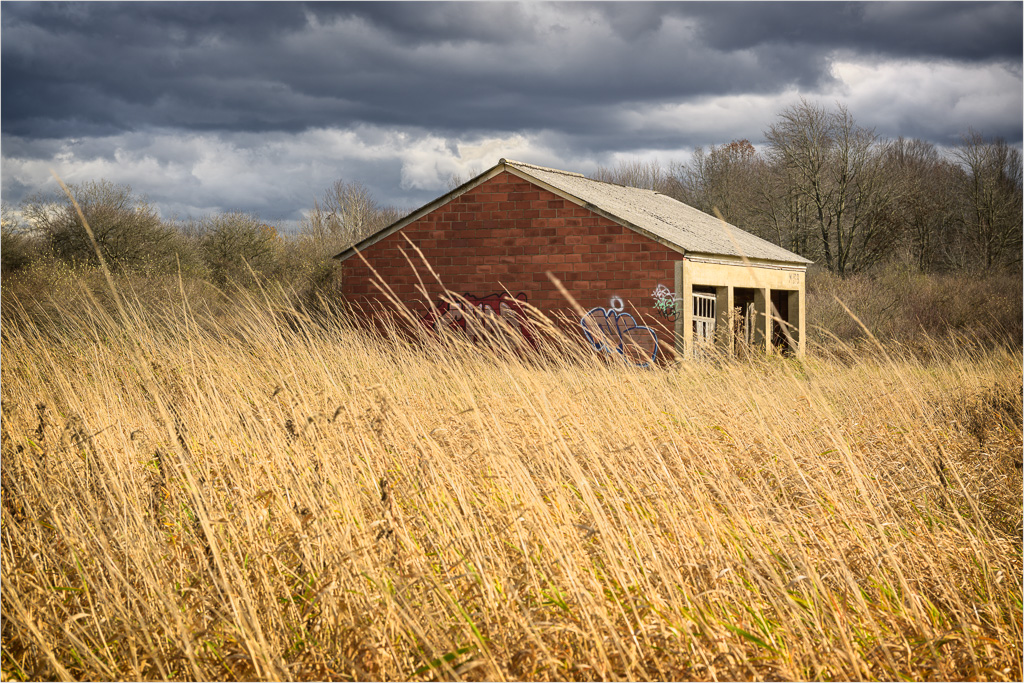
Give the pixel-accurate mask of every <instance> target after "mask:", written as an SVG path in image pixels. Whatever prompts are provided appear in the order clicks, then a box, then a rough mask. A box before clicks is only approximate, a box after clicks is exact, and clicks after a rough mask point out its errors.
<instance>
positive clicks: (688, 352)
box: [675, 259, 693, 360]
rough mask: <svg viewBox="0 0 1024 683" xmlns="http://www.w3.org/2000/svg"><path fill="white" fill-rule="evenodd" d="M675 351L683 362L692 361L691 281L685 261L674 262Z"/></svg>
mask: <svg viewBox="0 0 1024 683" xmlns="http://www.w3.org/2000/svg"><path fill="white" fill-rule="evenodd" d="M675 284H676V329H675V332H676V351H678V352H679V353H680V354H681V355H682V357H683V359H684V360H692V359H693V281H692V279H691V278H690V277H689V273H688V272H687V268H686V259H680V260H679V261H676V282H675Z"/></svg>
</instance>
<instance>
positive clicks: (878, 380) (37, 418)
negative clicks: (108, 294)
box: [2, 294, 1022, 680]
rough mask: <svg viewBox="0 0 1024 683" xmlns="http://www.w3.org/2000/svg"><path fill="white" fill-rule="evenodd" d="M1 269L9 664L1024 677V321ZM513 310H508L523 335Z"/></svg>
mask: <svg viewBox="0 0 1024 683" xmlns="http://www.w3.org/2000/svg"><path fill="white" fill-rule="evenodd" d="M284 301H285V300H284V298H283V297H280V296H277V295H274V294H266V295H264V296H261V297H253V298H250V299H248V300H246V301H239V302H237V303H236V306H237V308H236V310H235V312H234V314H233V315H232V316H230V318H229V319H227V320H226V319H225V318H224V317H223V315H221V316H220V317H217V318H214V317H213V316H212V314H210V313H209V312H207V311H205V310H204V309H201V308H200V309H199V310H194V309H193V308H192V306H191V303H190V301H189V299H188V298H187V297H185V296H182V297H180V298H178V299H177V300H174V301H168V302H167V303H166V304H165V305H162V306H143V305H142V304H141V303H140V302H139V301H138V300H137V299H132V298H131V297H126V298H125V300H124V306H123V310H121V311H120V312H118V311H116V309H115V310H114V311H113V312H111V311H110V310H109V307H107V306H104V305H102V304H101V303H100V302H96V303H95V304H94V305H91V306H86V307H84V308H79V309H76V310H67V309H66V308H65V309H61V307H60V306H59V303H55V304H54V305H52V306H51V307H50V308H51V310H57V311H59V315H54V316H51V317H49V318H47V319H41V318H40V317H39V316H33V315H30V314H29V313H28V312H26V311H25V310H24V309H23V308H22V306H21V303H20V302H19V301H18V300H16V299H12V298H11V297H7V298H5V300H4V325H3V339H2V356H3V366H2V375H3V381H2V457H3V470H2V477H3V492H2V498H3V516H2V525H3V529H2V530H3V543H2V545H3V550H2V572H3V595H2V600H3V612H4V620H3V626H2V671H3V677H4V679H44V678H75V679H87V678H102V679H125V678H126V679H215V680H216V679H225V680H236V679H253V678H260V679H322V680H352V679H410V678H411V679H432V678H441V679H459V678H462V679H470V680H478V679H531V680H532V679H572V680H597V679H601V680H606V679H615V678H619V679H637V680H641V679H663V680H664V679H702V680H703V679H710V680H717V679H751V680H754V679H766V680H781V679H794V680H800V679H862V678H863V679H900V678H903V679H907V678H912V679H961V678H968V677H969V678H982V679H989V680H1020V678H1021V675H1022V671H1021V656H1022V636H1021V628H1022V624H1021V619H1022V604H1021V592H1022V591H1021V571H1022V564H1021V518H1022V511H1021V462H1020V453H1021V410H1022V406H1021V377H1022V359H1021V353H1020V351H1019V349H1017V350H1006V349H994V350H989V351H979V350H972V349H969V348H966V347H960V346H956V345H953V344H948V345H944V346H943V345H936V349H937V350H935V351H934V352H933V353H932V354H931V355H930V356H929V357H928V360H920V357H919V356H911V355H909V354H904V353H901V352H900V350H899V349H896V348H892V347H888V348H885V349H882V350H880V351H879V352H878V353H874V354H870V355H868V354H847V355H845V356H843V357H842V358H840V357H838V356H836V357H833V356H829V355H825V354H824V353H823V352H822V353H816V351H815V350H814V349H811V352H810V355H809V357H808V359H807V360H806V361H802V362H801V361H796V360H793V359H785V358H760V359H758V358H751V359H747V360H744V361H743V362H739V361H726V360H718V361H715V362H708V363H701V364H682V363H676V364H673V365H670V366H668V367H661V368H656V369H653V370H638V369H635V368H630V367H626V366H625V365H623V364H620V363H616V362H611V361H612V360H614V359H612V358H611V357H599V356H597V355H594V354H591V353H589V352H588V351H585V350H583V348H582V345H581V344H580V343H579V340H577V339H575V338H571V337H570V338H566V337H563V336H561V334H560V333H559V332H558V331H557V330H556V329H555V328H550V329H548V330H547V333H546V334H543V335H540V336H541V337H542V338H543V339H544V340H545V341H544V344H545V347H544V349H542V352H541V353H539V354H536V355H535V354H532V353H529V352H524V350H523V349H521V348H518V349H517V348H511V347H509V348H502V344H506V346H507V345H508V344H509V342H508V338H507V337H506V338H505V342H502V343H496V344H492V345H491V348H490V349H488V350H485V349H483V348H482V347H481V346H479V345H473V344H469V343H467V342H466V341H465V340H462V339H459V338H456V337H452V336H447V335H445V336H443V337H442V338H441V339H439V340H434V339H430V338H427V337H425V336H424V337H421V338H416V337H415V336H414V337H409V336H408V335H404V336H403V335H401V334H392V335H390V336H389V337H384V336H382V335H379V334H376V333H372V332H369V331H367V330H363V329H359V328H358V327H356V326H354V325H352V324H351V321H352V317H346V316H342V315H339V316H338V317H336V318H334V319H331V320H318V321H311V320H309V319H308V318H305V317H304V316H303V315H302V313H301V312H300V311H297V310H294V309H290V308H288V306H287V305H286V304H285V303H284ZM513 345H514V344H513Z"/></svg>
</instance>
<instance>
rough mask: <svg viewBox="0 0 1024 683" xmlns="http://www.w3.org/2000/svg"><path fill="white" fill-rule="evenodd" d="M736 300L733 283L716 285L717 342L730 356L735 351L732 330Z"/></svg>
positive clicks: (723, 351)
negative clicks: (723, 285) (722, 285)
mask: <svg viewBox="0 0 1024 683" xmlns="http://www.w3.org/2000/svg"><path fill="white" fill-rule="evenodd" d="M734 302H735V299H734V297H733V290H732V285H728V286H725V287H715V344H716V345H717V346H718V348H719V349H721V351H722V353H724V354H725V355H726V356H730V357H731V356H732V355H733V353H734V352H735V348H734V346H733V344H734V342H735V338H734V335H733V332H732V331H733V308H734V307H735V303H734Z"/></svg>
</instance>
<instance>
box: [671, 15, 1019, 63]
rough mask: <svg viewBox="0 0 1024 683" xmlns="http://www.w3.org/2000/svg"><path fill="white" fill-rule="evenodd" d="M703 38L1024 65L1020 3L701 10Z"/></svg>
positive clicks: (728, 44) (716, 42) (726, 44)
mask: <svg viewBox="0 0 1024 683" xmlns="http://www.w3.org/2000/svg"><path fill="white" fill-rule="evenodd" d="M689 9H690V11H691V12H692V16H694V17H695V18H698V19H699V20H700V25H701V35H702V36H703V38H704V39H705V40H706V41H707V43H708V44H709V45H711V46H714V47H716V48H719V49H723V50H730V49H749V48H756V47H758V46H761V45H766V44H772V43H794V44H799V45H807V46H827V47H830V48H833V49H839V48H842V49H850V50H855V51H857V52H859V53H869V54H870V53H875V54H884V55H889V56H900V57H917V58H945V59H963V60H981V61H988V60H1013V61H1018V62H1019V61H1020V56H1021V49H1022V36H1021V30H1020V26H1021V22H1022V19H1024V10H1022V5H1021V3H1017V2H988V3H982V2H938V3H932V2H867V3H849V2H825V3H817V2H738V3H713V4H707V3H694V4H693V5H692V6H690V7H689Z"/></svg>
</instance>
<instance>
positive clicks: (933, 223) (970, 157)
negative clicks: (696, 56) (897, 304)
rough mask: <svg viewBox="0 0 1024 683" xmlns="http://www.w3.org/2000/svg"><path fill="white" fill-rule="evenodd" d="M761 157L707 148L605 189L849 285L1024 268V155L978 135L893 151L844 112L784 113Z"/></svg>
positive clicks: (901, 143)
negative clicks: (896, 275) (682, 213)
mask: <svg viewBox="0 0 1024 683" xmlns="http://www.w3.org/2000/svg"><path fill="white" fill-rule="evenodd" d="M764 133H765V140H766V144H765V146H764V149H763V150H762V151H758V150H757V149H755V148H754V146H753V145H752V144H751V143H750V142H749V141H748V140H736V141H733V142H730V143H728V144H723V145H713V146H711V147H710V148H708V149H704V148H697V149H696V151H695V153H694V155H693V157H692V159H691V160H690V161H689V162H686V163H677V162H673V163H670V164H669V165H668V167H667V168H666V167H663V166H662V165H661V164H659V163H657V162H640V161H634V162H626V163H621V164H619V165H618V166H615V167H612V168H600V169H598V171H597V173H595V174H594V177H595V178H596V179H598V180H605V181H610V182H616V183H620V184H623V185H630V186H635V187H643V188H647V189H652V190H656V191H659V192H662V193H664V194H667V195H669V196H672V197H674V198H676V199H678V200H680V201H682V202H684V203H686V204H689V205H691V206H693V207H695V208H698V209H700V210H702V211H705V212H707V213H712V214H714V213H715V212H718V214H720V215H721V217H722V218H723V219H724V220H726V221H727V222H729V223H731V224H733V225H736V226H737V227H740V228H743V229H744V230H747V231H749V232H752V233H754V234H756V235H758V236H760V237H762V238H764V239H767V240H769V241H771V242H774V243H776V244H779V245H781V246H783V247H785V248H787V249H789V250H791V251H794V252H796V253H798V254H800V255H802V256H805V257H807V258H809V259H812V260H813V261H815V262H816V263H817V264H819V265H820V266H822V267H824V268H826V269H827V270H829V271H830V272H832V273H835V274H836V275H838V276H840V277H846V276H849V275H852V274H855V273H860V272H864V271H868V270H870V269H871V268H872V267H874V266H877V265H880V264H887V263H901V264H904V265H907V266H911V267H913V268H914V269H916V270H918V271H920V272H923V273H936V272H950V271H958V270H977V269H986V270H1006V269H1010V270H1015V269H1019V268H1020V266H1021V251H1022V248H1024V244H1022V214H1024V207H1022V191H1021V181H1022V166H1021V153H1020V151H1019V150H1017V149H1015V148H1013V147H1011V146H1010V145H1008V144H1007V143H1006V142H1005V141H1003V140H998V139H997V140H986V139H985V138H984V136H982V135H981V134H980V133H978V132H976V131H969V132H968V133H966V134H965V135H964V136H963V137H962V138H961V140H960V143H959V144H958V145H956V146H955V147H954V148H953V149H952V150H951V153H946V154H943V153H942V152H941V151H940V150H939V149H938V148H936V146H935V145H933V144H932V143H930V142H927V141H924V140H916V139H911V140H908V139H905V138H902V137H900V138H897V139H895V140H886V139H883V138H881V137H880V136H878V135H877V134H876V133H875V132H874V131H873V130H870V129H867V128H865V127H863V126H860V125H858V124H857V123H856V122H855V121H854V119H853V117H852V115H851V114H850V112H849V110H848V109H847V108H846V107H845V106H843V105H842V104H838V105H836V106H835V107H834V108H831V109H830V108H826V107H824V106H821V105H817V104H813V103H810V102H807V101H801V102H800V103H799V104H797V105H795V106H792V107H789V108H787V109H785V110H783V111H782V112H781V113H780V114H779V115H778V117H777V119H776V121H775V122H774V123H773V124H772V125H771V126H770V127H769V128H768V129H767V130H766V131H764Z"/></svg>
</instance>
